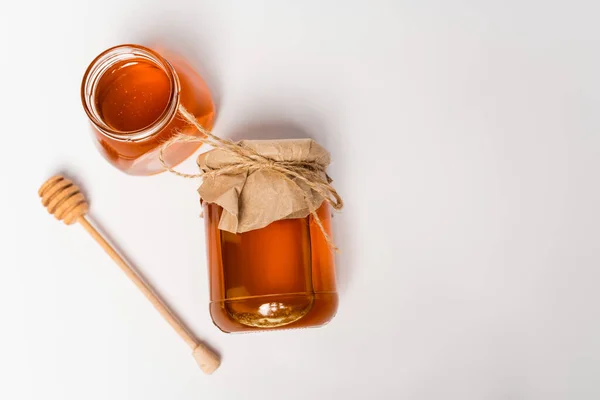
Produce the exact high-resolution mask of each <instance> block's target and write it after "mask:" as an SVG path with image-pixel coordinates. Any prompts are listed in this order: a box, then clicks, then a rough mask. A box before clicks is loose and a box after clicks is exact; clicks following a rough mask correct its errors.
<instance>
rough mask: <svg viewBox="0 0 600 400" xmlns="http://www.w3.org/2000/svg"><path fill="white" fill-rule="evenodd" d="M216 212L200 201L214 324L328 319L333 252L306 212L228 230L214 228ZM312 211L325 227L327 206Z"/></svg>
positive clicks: (249, 326) (246, 327) (229, 327)
mask: <svg viewBox="0 0 600 400" xmlns="http://www.w3.org/2000/svg"><path fill="white" fill-rule="evenodd" d="M221 212H222V208H221V207H220V206H218V205H215V204H205V205H204V219H205V224H206V237H207V245H208V248H207V251H208V260H209V275H210V298H211V303H210V313H211V316H212V319H213V322H214V323H215V325H217V326H218V327H219V328H220V329H221V330H223V331H225V332H244V331H254V330H264V329H290V328H305V327H312V326H319V325H323V324H325V323H327V322H328V321H329V320H330V319H331V318H333V316H334V315H335V312H336V310H337V304H338V296H337V293H336V287H335V271H334V254H333V251H332V250H331V249H330V248H329V246H328V244H327V242H326V240H325V238H324V236H323V234H322V232H321V231H320V229H319V227H318V226H317V224H316V223H315V222H314V221H313V217H312V216H309V217H307V218H302V219H288V220H281V221H276V222H273V223H272V224H270V225H268V226H266V227H265V228H262V229H257V230H253V231H250V232H245V233H241V234H233V233H230V232H226V231H221V230H219V228H218V225H219V219H220V216H221ZM317 214H318V215H319V218H320V219H321V221H322V223H323V225H324V227H325V229H326V230H327V231H328V232H330V225H331V215H330V212H329V206H328V205H327V204H325V203H324V204H323V205H322V206H321V207H320V208H319V210H318V212H317Z"/></svg>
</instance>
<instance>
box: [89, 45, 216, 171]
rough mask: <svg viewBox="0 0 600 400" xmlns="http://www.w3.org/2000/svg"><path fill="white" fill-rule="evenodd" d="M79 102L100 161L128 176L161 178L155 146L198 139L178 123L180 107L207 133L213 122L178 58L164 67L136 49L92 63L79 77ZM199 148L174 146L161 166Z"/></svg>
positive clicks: (114, 51) (117, 50)
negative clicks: (184, 138)
mask: <svg viewBox="0 0 600 400" xmlns="http://www.w3.org/2000/svg"><path fill="white" fill-rule="evenodd" d="M81 99H82V103H83V107H84V109H85V112H86V113H87V115H88V117H89V120H90V122H91V124H92V127H93V135H94V139H95V140H94V141H95V143H96V144H97V147H98V148H99V150H100V152H101V153H102V155H103V156H104V157H105V158H106V159H107V160H108V161H109V162H110V163H111V164H112V165H114V166H115V167H117V168H119V169H120V170H122V171H124V172H126V173H129V174H132V175H151V174H155V173H158V172H162V171H163V170H164V167H163V165H162V164H161V163H160V161H159V158H158V155H159V151H160V145H161V144H162V143H164V142H165V141H167V140H169V139H170V138H172V137H173V135H176V134H177V133H183V134H186V135H192V136H197V135H199V134H200V133H199V132H198V130H197V129H196V128H194V127H193V126H191V125H190V124H188V123H187V122H185V121H184V120H183V119H181V118H177V113H178V108H179V106H180V105H182V106H183V107H185V108H186V109H187V110H188V111H189V112H190V113H191V114H193V115H194V116H195V117H196V120H197V122H198V123H199V124H200V125H202V126H203V127H204V128H206V129H207V130H210V129H211V128H212V125H213V122H214V118H215V107H214V104H213V101H212V98H211V94H210V91H209V89H208V87H207V86H206V84H205V82H204V81H203V79H202V78H201V77H200V75H198V74H197V73H196V72H195V71H194V70H193V69H192V68H190V66H189V65H187V63H186V62H185V61H183V60H181V59H179V58H171V59H170V61H167V60H166V59H165V58H163V57H162V56H161V55H160V54H158V53H157V52H155V51H153V50H151V49H149V48H146V47H143V46H138V45H121V46H116V47H113V48H111V49H108V50H106V51H105V52H103V53H102V54H100V55H99V56H98V57H96V59H94V61H92V63H91V64H90V66H89V67H88V69H87V71H86V73H85V75H84V78H83V82H82V85H81ZM199 146H200V143H190V142H188V143H177V144H175V145H173V146H171V147H170V148H169V149H168V150H167V151H166V152H165V154H164V160H165V162H166V164H167V165H169V166H175V165H177V164H179V163H180V162H181V161H183V160H184V159H186V158H187V157H189V156H190V155H191V154H193V153H194V152H195V151H196V150H197V148H198V147H199Z"/></svg>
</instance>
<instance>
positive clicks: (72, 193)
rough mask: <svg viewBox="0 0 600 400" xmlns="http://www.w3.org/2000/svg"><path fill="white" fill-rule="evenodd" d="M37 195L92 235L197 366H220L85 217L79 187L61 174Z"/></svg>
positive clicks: (58, 216)
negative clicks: (183, 343) (145, 299)
mask: <svg viewBox="0 0 600 400" xmlns="http://www.w3.org/2000/svg"><path fill="white" fill-rule="evenodd" d="M38 194H39V196H40V198H41V199H42V204H43V205H44V207H46V209H47V210H48V212H49V213H50V214H53V215H54V216H55V217H56V219H58V220H59V221H63V222H64V223H65V224H67V225H71V224H73V223H75V222H79V224H80V225H81V226H83V228H84V229H85V230H86V231H87V232H88V233H89V234H90V236H92V238H94V240H95V241H96V242H97V243H98V244H99V245H100V247H102V249H103V250H104V251H105V252H106V253H107V254H108V255H109V256H110V257H111V258H112V259H113V261H114V262H115V263H116V264H117V266H119V268H121V270H122V271H123V272H124V273H125V275H127V277H128V278H129V279H130V280H131V281H132V282H133V283H134V284H135V285H136V286H137V288H138V289H139V290H140V291H141V292H142V294H143V295H144V296H146V298H147V299H148V301H150V303H151V304H152V305H153V306H154V308H155V309H156V310H157V311H158V312H159V313H160V315H161V316H162V317H163V318H164V319H165V320H166V321H167V322H168V323H169V325H171V327H172V328H173V329H174V330H175V332H177V334H178V335H179V336H180V337H181V339H183V341H185V342H186V343H187V345H188V346H189V347H190V348H191V349H192V355H193V357H194V359H195V360H196V362H197V363H198V365H199V366H200V369H201V370H202V371H203V372H205V373H207V374H211V373H213V372H214V371H215V370H216V369H217V368H218V367H219V365H220V359H219V356H218V355H217V354H216V353H215V352H213V351H212V350H211V349H210V348H209V347H208V346H206V345H205V344H204V343H202V342H200V341H199V340H198V339H196V338H195V337H194V335H192V334H191V333H190V331H189V330H188V329H187V328H186V327H185V326H184V325H183V323H182V322H181V321H180V320H179V319H178V318H177V317H176V316H175V314H174V313H173V312H172V311H171V310H170V309H169V308H168V307H167V305H166V304H165V303H164V302H163V301H162V300H161V299H160V298H159V297H158V295H157V294H156V293H155V292H154V291H153V290H152V288H151V287H150V286H149V285H148V284H147V283H146V282H144V280H143V279H142V277H141V276H140V275H139V274H138V273H137V272H136V271H135V270H134V269H133V267H132V266H131V265H129V263H128V262H127V261H126V260H125V259H124V258H123V257H122V256H121V255H120V254H119V252H118V251H117V250H116V249H115V248H114V247H113V246H112V245H111V244H110V243H109V242H108V241H107V240H106V238H105V237H104V236H103V235H102V234H101V233H100V232H99V231H98V230H97V229H96V228H95V227H94V226H93V225H92V224H91V223H90V221H89V220H88V219H87V218H86V214H87V212H88V209H89V206H88V203H87V201H86V199H85V197H84V195H83V194H82V193H81V190H80V189H79V187H78V186H77V185H75V184H74V183H73V182H72V181H71V180H69V179H67V178H65V177H64V176H62V175H56V176H54V177H52V178H50V179H48V180H47V181H46V182H45V183H44V184H43V185H42V186H41V187H40V189H39V191H38Z"/></svg>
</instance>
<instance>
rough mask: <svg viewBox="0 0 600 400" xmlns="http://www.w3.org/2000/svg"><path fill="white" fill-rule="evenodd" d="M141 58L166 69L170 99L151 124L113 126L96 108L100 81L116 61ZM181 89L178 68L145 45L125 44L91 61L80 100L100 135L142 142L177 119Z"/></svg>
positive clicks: (83, 82)
mask: <svg viewBox="0 0 600 400" xmlns="http://www.w3.org/2000/svg"><path fill="white" fill-rule="evenodd" d="M140 59H141V60H144V61H146V62H150V63H151V64H153V65H155V66H156V67H158V68H160V69H161V70H163V71H164V72H165V74H166V75H167V77H168V78H169V88H170V93H169V102H168V103H167V106H166V107H165V109H164V110H163V112H162V114H161V115H160V116H159V117H158V118H157V119H156V120H155V121H154V122H152V123H151V124H150V125H148V126H146V127H143V128H141V129H138V130H134V131H119V130H116V129H114V128H112V127H110V126H109V125H108V124H107V123H106V122H105V121H104V120H103V118H102V117H101V115H100V113H99V111H98V109H97V105H96V101H95V97H96V90H97V88H98V83H99V82H100V79H101V78H102V77H103V76H104V74H105V73H106V72H107V71H109V70H110V68H111V67H112V66H114V65H115V64H116V63H119V62H123V61H127V60H140ZM180 90H181V85H180V82H179V77H178V76H177V72H176V71H175V68H173V66H172V65H171V64H170V63H169V62H168V61H167V60H166V59H164V58H163V57H162V56H161V55H160V54H158V53H157V52H155V51H154V50H151V49H149V48H147V47H144V46H140V45H136V44H122V45H118V46H114V47H111V48H109V49H107V50H105V51H103V52H102V53H100V55H98V56H97V57H96V58H95V59H94V60H93V61H92V62H91V63H90V65H89V66H88V68H87V70H86V71H85V74H84V75H83V80H82V82H81V102H82V104H83V108H84V110H85V112H86V114H87V116H88V118H89V120H90V122H91V123H92V125H94V127H95V128H96V129H97V130H98V131H99V132H100V133H101V134H103V135H105V136H108V137H109V138H111V139H114V140H117V141H121V142H132V141H141V140H144V139H147V138H149V137H152V136H154V135H156V134H158V133H159V132H160V131H162V130H163V129H164V128H165V127H166V126H167V125H168V124H169V123H171V121H172V120H173V119H174V118H175V116H176V114H177V108H178V107H179V101H180V96H179V92H180Z"/></svg>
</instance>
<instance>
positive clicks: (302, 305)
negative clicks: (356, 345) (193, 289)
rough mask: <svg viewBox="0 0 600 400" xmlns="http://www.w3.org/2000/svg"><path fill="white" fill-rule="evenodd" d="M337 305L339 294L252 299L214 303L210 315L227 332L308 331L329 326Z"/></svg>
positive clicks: (307, 294) (253, 297)
mask: <svg viewBox="0 0 600 400" xmlns="http://www.w3.org/2000/svg"><path fill="white" fill-rule="evenodd" d="M337 304H338V296H337V293H335V292H316V293H292V294H278V295H266V296H251V297H242V298H234V299H227V300H223V301H214V302H211V303H210V314H211V317H212V319H213V322H214V323H215V325H216V326H217V327H218V328H219V329H221V330H222V331H224V332H244V331H254V330H270V329H293V328H307V327H313V326H320V325H323V324H325V323H327V322H328V321H329V320H330V319H331V318H333V316H334V315H335V312H336V310H337Z"/></svg>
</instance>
